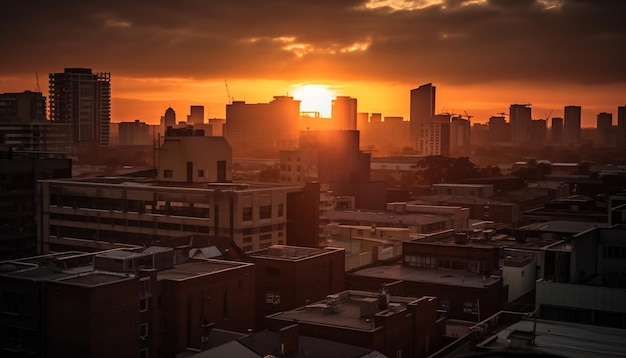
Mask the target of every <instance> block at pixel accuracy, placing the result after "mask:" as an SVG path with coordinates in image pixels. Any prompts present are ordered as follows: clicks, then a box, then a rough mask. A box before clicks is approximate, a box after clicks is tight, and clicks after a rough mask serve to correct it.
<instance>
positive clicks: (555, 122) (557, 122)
mask: <svg viewBox="0 0 626 358" xmlns="http://www.w3.org/2000/svg"><path fill="white" fill-rule="evenodd" d="M550 138H551V139H552V143H553V144H561V143H562V142H563V118H560V117H553V118H552V126H551V127H550Z"/></svg>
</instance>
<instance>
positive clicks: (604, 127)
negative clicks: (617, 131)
mask: <svg viewBox="0 0 626 358" xmlns="http://www.w3.org/2000/svg"><path fill="white" fill-rule="evenodd" d="M614 141H615V136H614V131H613V114H611V113H606V112H602V113H598V117H597V120H596V146H598V147H612V146H614Z"/></svg>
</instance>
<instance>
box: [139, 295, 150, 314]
mask: <svg viewBox="0 0 626 358" xmlns="http://www.w3.org/2000/svg"><path fill="white" fill-rule="evenodd" d="M147 310H148V299H147V298H144V299H141V300H139V312H145V311H147Z"/></svg>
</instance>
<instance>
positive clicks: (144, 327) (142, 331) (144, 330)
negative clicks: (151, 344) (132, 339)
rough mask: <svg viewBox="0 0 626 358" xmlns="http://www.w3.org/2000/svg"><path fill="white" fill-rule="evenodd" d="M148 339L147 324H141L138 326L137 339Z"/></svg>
mask: <svg viewBox="0 0 626 358" xmlns="http://www.w3.org/2000/svg"><path fill="white" fill-rule="evenodd" d="M145 337H148V324H147V323H142V324H140V325H139V338H145Z"/></svg>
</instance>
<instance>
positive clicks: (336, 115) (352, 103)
mask: <svg viewBox="0 0 626 358" xmlns="http://www.w3.org/2000/svg"><path fill="white" fill-rule="evenodd" d="M356 106H357V101H356V98H352V97H348V96H337V98H336V99H334V100H333V102H332V118H333V124H334V125H333V127H334V128H335V129H339V130H356V128H357V126H356V118H357V108H356Z"/></svg>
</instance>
